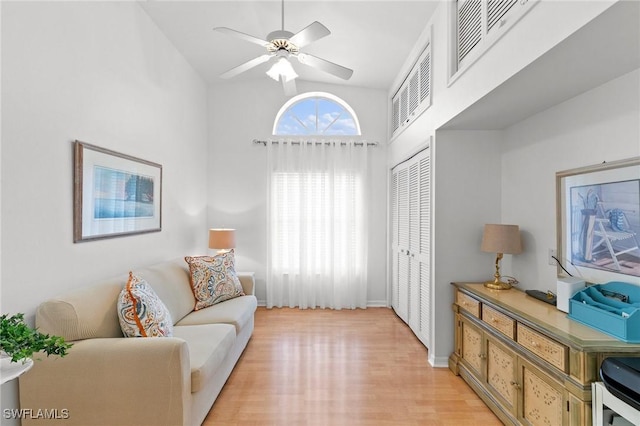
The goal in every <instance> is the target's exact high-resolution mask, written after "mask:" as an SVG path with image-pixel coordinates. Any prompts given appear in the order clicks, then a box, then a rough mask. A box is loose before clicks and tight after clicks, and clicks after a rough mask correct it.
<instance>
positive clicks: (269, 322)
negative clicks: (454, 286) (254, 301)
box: [203, 308, 502, 426]
mask: <svg viewBox="0 0 640 426" xmlns="http://www.w3.org/2000/svg"><path fill="white" fill-rule="evenodd" d="M501 424H502V423H501V422H500V421H499V420H498V418H497V417H495V416H494V415H493V413H492V412H491V411H490V410H489V409H488V408H487V407H486V406H485V405H484V403H483V402H482V401H481V400H480V398H478V396H477V395H476V394H475V393H474V392H473V391H472V390H471V388H469V387H468V386H467V385H466V383H464V381H463V380H462V379H461V378H460V377H456V376H454V375H453V374H452V373H451V371H449V370H448V369H446V368H432V367H431V366H430V365H429V364H428V362H427V350H426V348H425V347H424V346H423V345H422V344H421V343H420V342H419V341H418V340H417V338H416V337H415V336H414V335H413V333H412V332H411V331H410V330H409V328H408V327H407V326H406V325H405V324H404V323H403V322H402V321H401V320H400V319H399V318H398V317H397V316H396V315H395V313H394V312H393V311H392V310H391V309H387V308H369V309H366V310H363V309H359V310H342V311H334V310H319V309H318V310H299V309H287V308H284V309H271V310H267V309H265V308H258V310H257V312H256V316H255V330H254V334H253V336H252V338H251V340H250V341H249V344H248V346H247V348H246V350H245V352H244V354H243V355H242V357H241V358H240V360H239V361H238V364H237V365H236V367H235V369H234V371H233V373H232V374H231V376H230V377H229V380H228V381H227V384H226V385H225V387H224V388H223V390H222V392H221V394H220V395H219V396H218V399H217V400H216V402H215V404H214V406H213V408H212V409H211V411H210V412H209V414H208V416H207V418H206V419H205V421H204V423H203V425H205V426H213V425H216V426H226V425H261V426H262V425H277V426H280V425H322V426H333V425H337V426H339V425H350V426H352V425H356V426H357V425H362V426H369V425H371V426H378V425H452V426H453V425H455V426H459V425H482V426H490V425H501Z"/></svg>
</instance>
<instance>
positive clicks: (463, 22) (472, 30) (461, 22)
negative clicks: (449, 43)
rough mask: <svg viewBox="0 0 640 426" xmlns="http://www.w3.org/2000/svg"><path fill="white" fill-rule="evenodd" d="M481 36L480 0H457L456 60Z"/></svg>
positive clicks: (467, 51)
mask: <svg viewBox="0 0 640 426" xmlns="http://www.w3.org/2000/svg"><path fill="white" fill-rule="evenodd" d="M481 38H482V3H481V2H480V0H466V1H464V2H463V1H461V0H458V61H462V60H463V59H464V57H465V56H467V54H468V53H469V52H470V51H471V49H473V48H474V47H475V45H476V44H478V43H479V42H480V39H481Z"/></svg>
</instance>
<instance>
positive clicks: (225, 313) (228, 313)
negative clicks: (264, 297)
mask: <svg viewBox="0 0 640 426" xmlns="http://www.w3.org/2000/svg"><path fill="white" fill-rule="evenodd" d="M257 306H258V299H256V297H255V296H240V297H236V298H235V299H231V300H227V301H226V302H222V303H218V304H216V305H213V306H210V307H208V308H206V309H200V310H199V311H193V312H191V313H190V314H189V315H187V316H186V317H184V318H183V319H182V320H180V321H179V322H178V323H176V325H179V326H183V325H197V324H218V323H222V324H231V325H233V326H234V327H235V328H236V333H237V334H240V331H242V329H243V328H244V326H245V325H246V324H247V323H249V322H250V320H251V318H252V317H253V314H254V312H255V311H256V307H257Z"/></svg>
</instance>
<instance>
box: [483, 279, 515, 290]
mask: <svg viewBox="0 0 640 426" xmlns="http://www.w3.org/2000/svg"><path fill="white" fill-rule="evenodd" d="M484 286H485V287H487V288H490V289H491V290H509V289H510V288H511V287H512V285H511V283H506V282H504V281H500V280H499V279H495V280H493V281H487V282H485V283H484Z"/></svg>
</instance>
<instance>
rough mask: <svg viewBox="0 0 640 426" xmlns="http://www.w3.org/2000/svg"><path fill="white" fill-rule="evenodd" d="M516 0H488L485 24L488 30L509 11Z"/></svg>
mask: <svg viewBox="0 0 640 426" xmlns="http://www.w3.org/2000/svg"><path fill="white" fill-rule="evenodd" d="M516 3H517V0H489V2H488V4H487V26H488V27H489V30H491V28H493V26H494V25H495V24H497V23H498V22H500V19H502V17H503V16H504V14H505V13H507V12H508V11H509V9H511V8H512V7H513V6H514V5H515V4H516Z"/></svg>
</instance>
